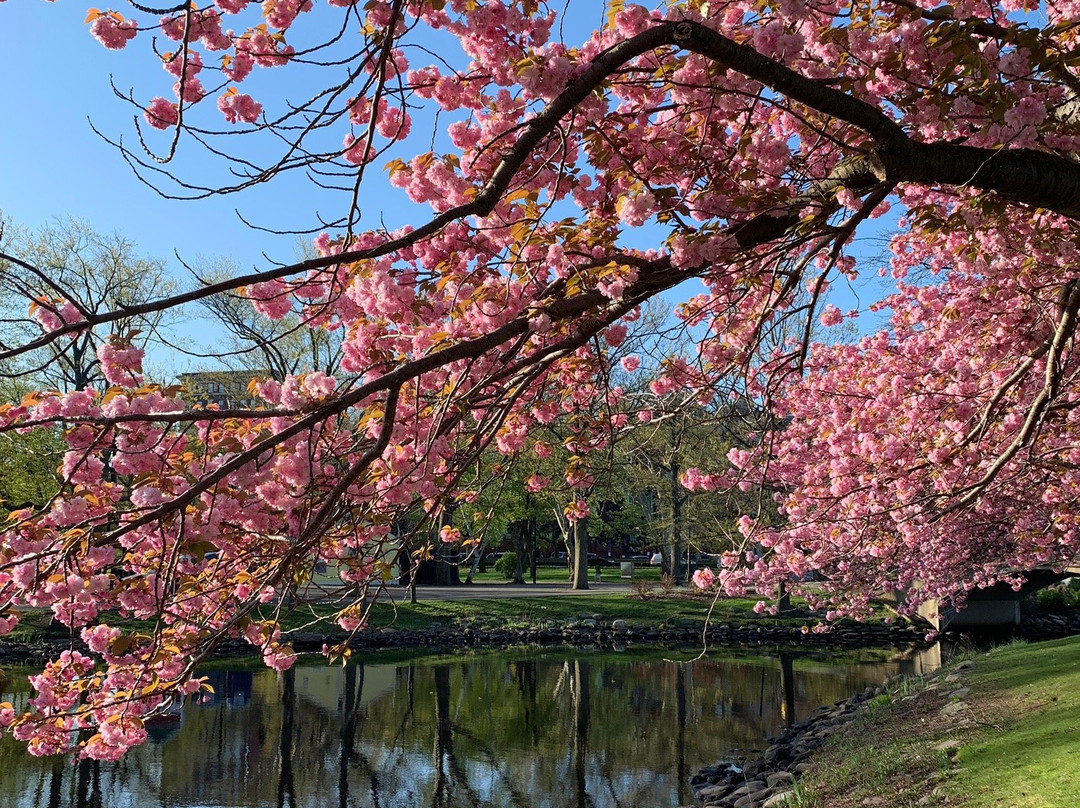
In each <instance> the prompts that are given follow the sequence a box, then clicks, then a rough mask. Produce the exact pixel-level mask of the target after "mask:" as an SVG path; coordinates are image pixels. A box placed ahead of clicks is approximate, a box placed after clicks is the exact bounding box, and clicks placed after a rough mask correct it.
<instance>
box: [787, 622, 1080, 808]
mask: <svg viewBox="0 0 1080 808" xmlns="http://www.w3.org/2000/svg"><path fill="white" fill-rule="evenodd" d="M972 662H973V663H974V667H972V668H970V669H967V670H959V671H958V670H956V667H957V666H956V665H953V666H952V667H951V668H950V669H947V670H945V671H942V672H941V673H939V674H938V675H936V676H934V677H931V678H930V679H929V680H927V682H925V683H922V682H914V683H913V682H908V683H903V684H901V685H898V686H897V688H896V689H894V690H893V691H891V692H890V693H889V694H887V695H883V696H879V697H878V698H877V699H876V700H875V701H874V703H873V704H872V706H871V707H870V709H869V710H868V711H867V713H866V714H865V715H864V716H863V717H862V718H861V719H860V720H858V721H857V722H855V723H854V724H852V725H851V726H850V727H849V728H847V730H846V731H844V732H841V733H837V735H835V736H834V737H833V738H832V739H831V741H830V744H829V745H828V746H827V747H826V749H825V750H824V751H822V752H821V753H819V754H818V755H816V756H815V757H814V758H813V759H812V761H811V763H810V768H809V769H808V771H807V772H806V774H805V776H804V777H803V780H802V781H801V783H800V786H799V788H798V791H797V799H796V800H795V801H794V802H795V804H796V805H799V806H803V808H855V806H859V808H863V807H864V806H867V805H881V806H886V805H887V806H889V807H890V808H908V807H909V806H910V807H911V808H914V807H915V806H925V805H931V806H937V805H949V806H960V807H961V808H1056V807H1057V806H1061V807H1062V808H1065V807H1066V806H1068V808H1072V807H1073V806H1075V805H1077V804H1080V638H1077V637H1072V638H1067V639H1063V640H1054V641H1051V642H1044V643H1032V644H1024V643H1016V644H1012V645H1008V646H1003V647H1000V648H997V649H995V650H994V651H991V652H990V653H988V654H986V655H980V656H977V657H974V658H973V659H972V660H971V662H967V663H960V666H961V667H965V666H966V665H970V664H971V663H972Z"/></svg>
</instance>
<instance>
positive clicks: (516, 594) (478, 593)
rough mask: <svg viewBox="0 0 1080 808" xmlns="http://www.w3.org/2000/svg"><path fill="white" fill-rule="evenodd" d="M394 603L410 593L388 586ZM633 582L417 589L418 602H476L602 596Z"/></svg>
mask: <svg viewBox="0 0 1080 808" xmlns="http://www.w3.org/2000/svg"><path fill="white" fill-rule="evenodd" d="M388 589H389V591H390V593H391V594H392V595H393V596H394V599H395V600H407V599H408V597H409V590H408V588H407V587H404V586H391V587H388ZM629 591H630V580H629V579H623V578H615V579H614V580H611V581H601V582H600V583H596V582H594V581H589V588H588V589H571V588H570V584H568V583H566V584H554V583H538V584H524V585H522V584H516V585H515V584H467V585H466V584H462V585H461V586H425V585H421V586H418V587H416V599H417V600H476V599H478V598H546V597H551V596H555V597H557V596H560V595H586V596H587V595H603V594H611V593H614V592H629Z"/></svg>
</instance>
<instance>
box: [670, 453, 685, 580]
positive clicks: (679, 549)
mask: <svg viewBox="0 0 1080 808" xmlns="http://www.w3.org/2000/svg"><path fill="white" fill-rule="evenodd" d="M669 471H670V472H671V480H670V482H671V559H670V560H669V561H668V564H669V565H670V567H669V568H670V571H671V579H672V580H673V581H674V582H675V583H676V584H684V583H686V563H685V562H686V559H685V558H684V555H685V552H686V548H685V547H683V533H682V506H683V498H682V490H681V488H682V486H681V485H680V483H679V456H678V455H675V457H674V458H673V459H672V461H671V467H670V469H669Z"/></svg>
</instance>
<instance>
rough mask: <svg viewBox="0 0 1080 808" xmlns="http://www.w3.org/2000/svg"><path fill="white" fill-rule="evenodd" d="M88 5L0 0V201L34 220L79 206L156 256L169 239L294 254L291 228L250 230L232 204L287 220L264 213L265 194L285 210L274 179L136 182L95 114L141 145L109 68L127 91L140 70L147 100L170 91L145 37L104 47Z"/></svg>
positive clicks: (169, 247) (186, 249) (189, 254)
mask: <svg viewBox="0 0 1080 808" xmlns="http://www.w3.org/2000/svg"><path fill="white" fill-rule="evenodd" d="M89 5H90V4H89V3H88V2H86V3H78V2H72V0H61V2H58V3H44V2H41V1H40V0H9V2H5V3H2V4H0V76H4V81H3V82H2V83H0V110H2V112H0V211H3V213H4V215H5V217H8V218H11V219H14V220H15V221H17V222H19V223H21V224H24V225H28V226H30V227H36V226H38V225H40V224H42V223H44V222H46V221H47V220H49V219H50V218H51V217H56V216H61V217H63V216H68V215H71V216H76V217H79V218H83V219H86V220H87V221H89V222H90V223H91V224H93V225H94V226H95V227H96V228H97V229H99V230H104V231H112V230H116V231H119V232H121V233H123V234H124V235H126V236H128V237H130V238H132V239H134V240H136V241H137V242H138V243H139V245H140V247H141V248H142V250H143V252H145V253H146V254H150V255H158V256H162V257H167V256H170V255H171V253H172V251H173V250H174V249H175V250H178V251H179V252H180V253H181V255H183V256H184V257H185V258H194V257H195V256H197V255H200V254H201V255H228V256H231V257H232V258H234V259H235V260H237V261H238V262H239V263H240V264H241V265H251V264H253V263H255V262H260V263H262V259H261V253H262V252H263V251H267V252H269V253H270V255H271V257H273V258H277V259H283V260H287V259H289V258H291V257H292V255H293V252H294V239H293V238H289V237H285V238H274V237H269V236H267V235H266V234H261V233H255V232H253V231H251V230H250V229H248V228H247V227H245V226H244V225H243V223H241V222H240V220H239V219H238V218H237V217H236V214H235V212H234V210H235V209H236V208H237V207H239V209H240V210H241V211H242V212H244V213H245V214H246V215H250V216H252V217H253V218H254V219H255V220H256V221H258V222H261V223H265V224H268V225H286V224H287V222H285V221H283V220H282V219H277V220H275V217H274V216H272V215H269V214H268V213H266V212H265V211H267V210H268V208H267V205H269V204H272V205H273V209H274V210H279V209H280V206H279V205H277V204H276V203H275V202H274V200H273V198H272V196H271V193H268V192H270V191H272V190H273V189H267V191H268V192H264V193H261V194H260V193H255V194H248V195H244V197H243V198H241V197H231V198H228V197H227V198H219V199H208V200H202V201H199V202H178V201H168V200H165V199H162V198H161V197H160V196H158V194H156V193H155V192H154V191H153V190H152V189H150V188H148V187H146V186H145V185H143V184H142V183H140V182H139V181H138V180H137V179H136V178H135V176H134V175H133V174H132V172H131V170H130V169H129V168H128V166H127V165H126V164H125V163H124V161H123V160H122V158H121V156H120V154H119V153H118V151H117V150H116V149H115V148H114V147H112V146H110V145H109V144H108V143H106V142H105V141H103V140H102V139H101V138H100V137H98V136H97V135H95V134H94V132H93V131H92V130H91V128H90V123H89V121H90V120H92V121H93V123H94V125H95V126H97V128H98V129H100V130H101V131H102V132H103V133H105V134H106V135H108V136H110V137H120V136H123V137H124V142H125V143H126V144H128V145H130V146H132V147H134V148H138V145H137V142H136V141H135V139H134V128H133V126H132V116H133V113H134V109H133V108H132V107H131V106H130V105H128V104H126V103H125V102H123V101H120V100H119V99H117V98H116V97H115V96H114V95H113V91H112V89H111V87H110V86H109V76H110V74H111V75H113V76H115V77H116V80H117V83H118V86H119V87H120V88H121V89H123V90H124V91H126V90H128V89H129V88H130V87H131V84H132V82H133V81H134V80H139V79H141V84H137V85H136V87H135V89H136V97H137V98H139V99H140V100H142V101H144V102H145V101H146V100H148V99H149V98H150V97H152V96H153V95H166V94H167V93H168V89H169V84H168V83H167V79H168V77H167V76H166V75H165V73H164V71H162V70H160V68H158V67H157V66H156V65H155V59H154V56H153V54H152V53H151V52H150V50H149V40H148V38H147V37H146V36H145V35H141V36H140V37H138V38H137V39H136V40H135V41H134V42H133V43H132V44H131V45H130V46H129V47H128V48H127V49H126V50H123V51H107V50H105V49H104V48H103V47H102V46H101V45H100V44H99V43H98V42H97V41H96V40H95V39H93V37H91V36H90V33H89V30H88V26H87V25H86V24H85V23H84V22H83V19H84V17H85V15H86V8H87V7H89ZM152 134H153V135H159V134H160V133H158V132H156V131H154V132H152ZM154 140H155V142H157V143H161V142H163V140H164V138H162V137H160V136H159V137H156V138H154ZM292 199H293V203H294V204H295V197H293V198H292Z"/></svg>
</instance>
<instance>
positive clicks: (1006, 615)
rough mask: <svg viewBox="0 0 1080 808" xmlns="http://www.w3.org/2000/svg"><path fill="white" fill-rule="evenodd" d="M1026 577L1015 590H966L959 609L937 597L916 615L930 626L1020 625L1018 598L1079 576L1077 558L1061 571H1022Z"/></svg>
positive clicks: (1004, 586)
mask: <svg viewBox="0 0 1080 808" xmlns="http://www.w3.org/2000/svg"><path fill="white" fill-rule="evenodd" d="M1023 575H1024V577H1025V578H1026V579H1027V580H1026V581H1025V582H1024V585H1023V586H1022V587H1020V589H1019V591H1014V590H1013V588H1012V587H1011V586H1009V585H1008V584H1004V583H999V584H995V585H994V586H990V587H987V588H986V589H973V590H972V591H971V592H969V593H968V599H967V603H966V605H965V606H964V608H963V609H962V610H960V611H956V610H955V609H953V608H951V607H948V606H946V607H941V604H940V603H939V601H938V600H937V598H933V599H931V600H928V601H926V602H925V603H923V605H922V606H920V607H919V616H920V617H922V618H923V619H924V620H926V621H927V622H928V623H930V625H932V626H933V627H934V628H936V629H938V630H939V631H940V630H944V629H947V628H1004V627H1008V626H1018V625H1020V601H1021V599H1022V598H1023V597H1024V596H1025V595H1029V594H1031V593H1032V592H1037V591H1039V590H1040V589H1045V588H1046V587H1048V586H1051V585H1053V584H1056V583H1059V582H1061V581H1064V580H1065V579H1066V578H1073V577H1080V561H1077V562H1074V564H1073V565H1072V566H1069V567H1066V568H1065V569H1064V570H1062V571H1061V572H1056V571H1054V570H1051V569H1035V570H1031V571H1030V572H1025V573H1023Z"/></svg>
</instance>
